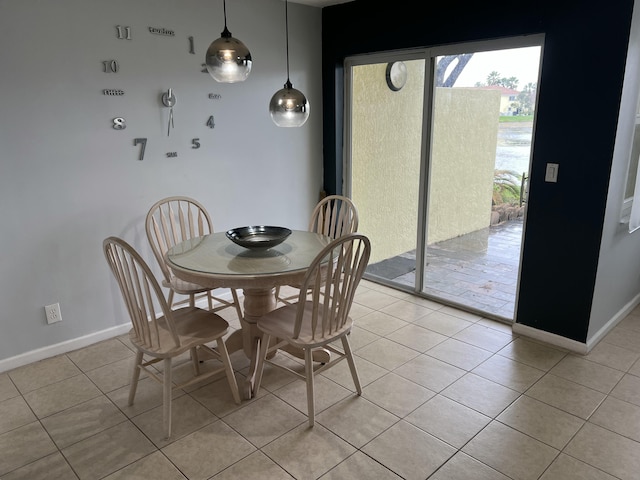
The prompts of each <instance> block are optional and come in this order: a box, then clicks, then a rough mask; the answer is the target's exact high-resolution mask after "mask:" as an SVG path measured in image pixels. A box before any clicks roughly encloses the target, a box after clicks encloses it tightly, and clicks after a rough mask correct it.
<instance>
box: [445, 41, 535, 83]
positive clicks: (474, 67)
mask: <svg viewBox="0 0 640 480" xmlns="http://www.w3.org/2000/svg"><path fill="white" fill-rule="evenodd" d="M539 59H540V47H525V48H514V49H510V50H495V51H491V52H478V53H475V54H474V55H473V57H472V58H471V60H470V61H469V63H468V64H467V66H466V67H465V69H464V70H463V71H462V73H461V74H460V76H459V77H458V80H457V81H456V84H455V86H456V87H473V86H475V84H476V82H482V83H485V82H486V81H487V76H488V75H489V73H491V72H492V71H494V70H495V71H496V72H498V73H499V74H500V76H501V77H506V78H509V77H516V78H517V79H518V80H519V82H518V90H521V89H522V88H523V87H524V86H525V85H526V84H527V83H537V82H538V68H539V64H540V60H539Z"/></svg>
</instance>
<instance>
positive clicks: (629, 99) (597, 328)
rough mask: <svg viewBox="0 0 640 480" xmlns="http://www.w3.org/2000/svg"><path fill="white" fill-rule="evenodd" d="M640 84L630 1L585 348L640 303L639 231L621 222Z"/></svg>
mask: <svg viewBox="0 0 640 480" xmlns="http://www.w3.org/2000/svg"><path fill="white" fill-rule="evenodd" d="M639 88H640V5H639V3H638V2H635V5H634V11H633V20H632V25H631V33H630V38H629V51H628V52H627V67H626V71H625V81H624V87H623V90H622V98H621V102H620V115H619V119H618V131H617V134H616V142H615V148H614V153H613V165H612V168H611V177H610V178H611V179H610V183H609V195H608V197H607V209H606V212H605V223H604V229H603V235H602V244H601V247H600V260H599V263H598V272H597V276H596V286H595V291H594V296H593V307H592V310H591V318H590V321H589V330H588V333H587V347H590V346H592V345H595V344H596V343H597V341H598V340H600V338H602V337H603V336H604V334H606V332H607V331H608V330H610V329H611V328H612V327H613V326H615V324H616V323H617V322H618V321H620V320H621V319H622V318H624V316H625V315H626V314H627V313H629V311H631V310H632V309H633V308H634V307H635V306H636V305H637V304H638V302H639V301H640V297H639V296H638V294H637V292H638V291H640V230H638V231H635V232H634V233H629V230H628V227H629V225H628V224H626V223H624V224H623V223H620V217H621V209H622V198H623V194H624V191H625V185H626V180H627V170H628V168H629V157H630V154H631V142H632V138H633V130H634V124H635V115H636V105H637V100H638V89H639ZM635 201H636V202H637V201H640V199H637V198H636V199H635ZM620 305H623V307H622V308H620Z"/></svg>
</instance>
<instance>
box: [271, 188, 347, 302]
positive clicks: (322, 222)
mask: <svg viewBox="0 0 640 480" xmlns="http://www.w3.org/2000/svg"><path fill="white" fill-rule="evenodd" d="M309 231H310V232H316V233H320V234H322V235H326V236H328V237H331V238H334V239H335V238H338V237H340V236H342V235H345V234H347V233H355V232H357V231H358V209H357V208H356V206H355V204H354V203H353V201H352V200H351V199H350V198H348V197H344V196H342V195H329V196H328V197H325V198H323V199H322V200H320V201H319V202H318V204H317V205H316V206H315V208H314V209H313V211H312V212H311V220H310V221H309ZM289 286H290V287H293V288H296V289H298V288H300V286H299V285H289ZM297 298H298V294H297V293H296V294H293V295H288V296H282V295H281V294H280V287H277V288H276V302H282V303H284V304H285V305H289V304H291V302H292V301H293V300H295V299H297Z"/></svg>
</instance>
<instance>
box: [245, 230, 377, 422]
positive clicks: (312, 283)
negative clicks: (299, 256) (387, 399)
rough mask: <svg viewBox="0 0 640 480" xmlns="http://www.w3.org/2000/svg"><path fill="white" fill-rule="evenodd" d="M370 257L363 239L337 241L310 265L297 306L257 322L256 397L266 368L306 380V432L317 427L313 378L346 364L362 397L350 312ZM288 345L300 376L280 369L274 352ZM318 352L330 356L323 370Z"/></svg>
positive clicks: (358, 236) (354, 235) (353, 237)
mask: <svg viewBox="0 0 640 480" xmlns="http://www.w3.org/2000/svg"><path fill="white" fill-rule="evenodd" d="M370 254H371V244H370V243H369V239H368V238H367V237H365V236H364V235H361V234H357V233H350V234H347V235H343V236H341V237H339V238H337V239H336V240H334V241H332V242H331V243H330V244H329V245H327V246H326V247H325V248H324V249H323V250H322V251H321V252H320V253H319V254H318V255H317V257H316V258H315V260H314V261H313V262H312V263H311V266H310V267H309V269H308V271H307V273H306V275H305V278H304V281H303V282H302V284H301V289H300V295H299V297H298V302H297V303H294V304H292V305H285V306H283V307H280V308H278V309H276V310H273V311H271V312H270V313H268V314H266V315H264V316H263V317H261V318H260V319H258V322H257V327H258V330H260V331H261V332H262V338H261V340H260V353H259V357H258V365H257V367H256V371H257V378H256V386H255V388H256V392H257V391H258V389H259V388H260V383H261V381H262V374H263V370H264V365H265V363H268V364H271V365H274V366H276V367H278V368H281V369H283V370H286V371H288V372H290V373H292V374H293V375H296V376H297V377H298V378H302V379H304V380H305V381H306V383H307V409H308V416H309V426H313V425H314V422H315V402H314V391H313V389H314V375H316V374H318V373H320V372H323V371H325V370H327V369H328V368H331V367H333V366H334V365H335V364H336V363H338V362H340V361H342V360H344V359H346V360H347V362H348V363H349V369H350V370H351V376H352V377H353V383H354V384H355V387H356V390H357V392H358V395H360V394H361V393H362V388H361V386H360V380H359V378H358V371H357V370H356V365H355V362H354V359H353V353H352V352H351V346H350V344H349V338H348V334H349V333H350V332H351V327H352V326H353V320H352V319H351V317H349V311H350V309H351V305H352V303H353V297H354V295H355V293H356V288H357V287H358V283H359V282H360V279H361V278H362V275H363V274H364V270H365V268H366V267H367V264H368V262H369V256H370ZM307 292H309V293H308V295H307ZM272 339H273V342H272ZM338 339H339V340H341V341H342V347H343V351H341V350H339V349H338V348H336V346H334V345H333V343H334V342H336V341H337V340H338ZM289 345H290V346H293V347H295V348H296V349H301V350H303V351H304V363H305V368H304V374H301V373H299V372H296V371H295V370H293V369H291V368H289V367H287V366H285V365H283V364H280V363H278V356H275V355H274V352H275V351H276V350H277V349H279V348H282V347H286V346H289ZM317 349H325V350H329V351H330V352H331V353H332V355H331V357H332V358H331V360H330V361H328V362H327V363H324V364H318V363H316V366H315V367H314V362H313V351H314V350H317ZM333 354H335V356H334V355H333Z"/></svg>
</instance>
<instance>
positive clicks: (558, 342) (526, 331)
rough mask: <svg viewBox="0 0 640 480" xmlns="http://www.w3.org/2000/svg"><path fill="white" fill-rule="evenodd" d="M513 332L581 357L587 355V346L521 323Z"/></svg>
mask: <svg viewBox="0 0 640 480" xmlns="http://www.w3.org/2000/svg"><path fill="white" fill-rule="evenodd" d="M512 329H513V332H514V333H517V334H519V335H524V336H525V337H529V338H533V339H535V340H540V341H542V342H545V343H548V344H549V345H553V346H555V347H560V348H564V349H565V350H569V351H571V352H575V353H579V354H580V355H586V354H587V353H588V352H587V344H586V343H582V342H577V341H576V340H571V339H570V338H566V337H563V336H561V335H556V334H555V333H550V332H545V331H544V330H538V329H537V328H533V327H529V326H528V325H523V324H521V323H514V324H513V326H512Z"/></svg>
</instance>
